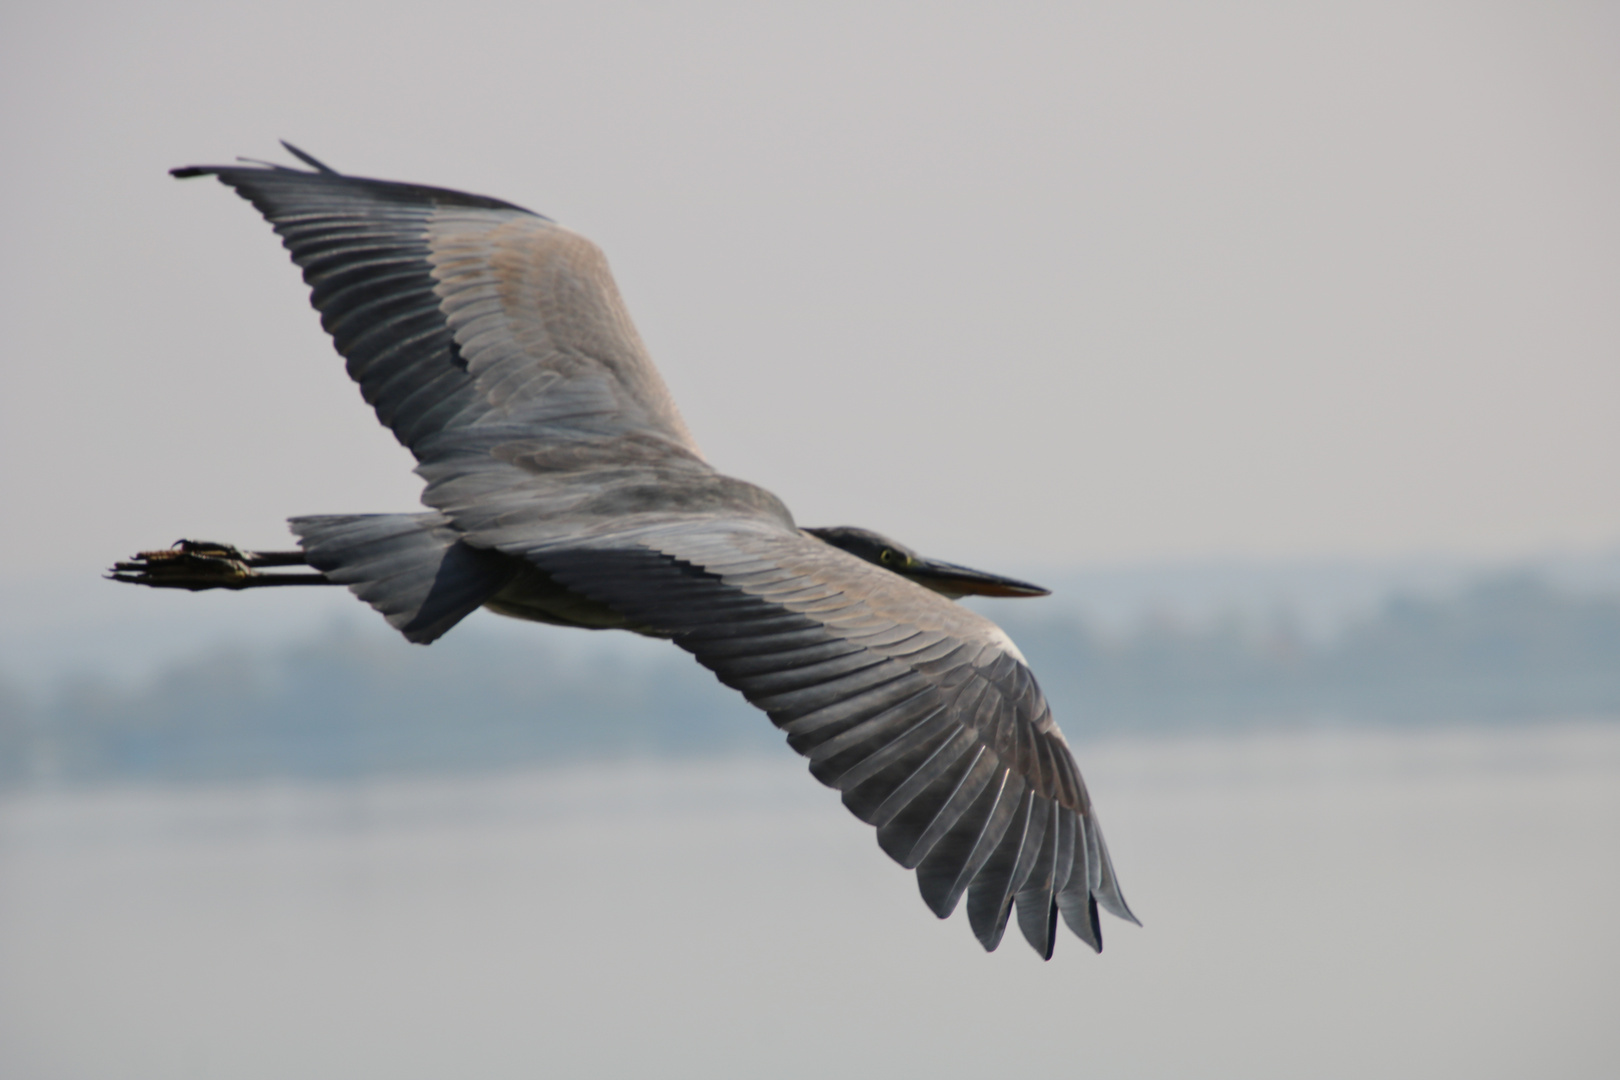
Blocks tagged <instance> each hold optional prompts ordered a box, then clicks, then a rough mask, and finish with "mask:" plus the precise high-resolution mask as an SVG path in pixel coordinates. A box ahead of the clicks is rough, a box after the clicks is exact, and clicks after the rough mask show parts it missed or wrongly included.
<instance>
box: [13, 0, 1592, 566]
mask: <svg viewBox="0 0 1620 1080" xmlns="http://www.w3.org/2000/svg"><path fill="white" fill-rule="evenodd" d="M0 43H3V44H0V50H3V55H0V61H3V62H0V87H3V94H4V99H3V100H4V110H3V127H0V137H3V140H4V146H5V147H6V157H7V161H8V168H7V169H5V170H4V174H3V176H0V185H3V195H4V198H3V199H0V214H3V215H4V219H3V227H4V234H5V237H6V242H5V244H4V245H3V247H0V275H3V276H0V303H3V304H4V316H5V326H6V332H7V349H6V355H5V359H4V370H5V380H6V382H5V385H6V390H5V393H4V395H3V397H0V410H3V412H0V422H3V426H0V452H3V455H4V461H5V468H4V470H3V471H0V499H3V505H4V506H5V508H6V509H5V513H6V515H7V526H8V527H7V528H6V529H5V530H3V532H0V553H3V556H4V559H5V561H6V563H7V564H8V565H9V566H11V567H13V568H16V567H19V566H25V565H26V566H27V567H29V568H42V569H44V570H48V571H52V572H57V571H68V570H72V569H76V568H79V567H88V568H92V569H96V568H100V567H101V566H104V565H105V564H106V563H107V562H108V561H109V560H110V559H111V558H113V557H117V556H120V555H123V554H126V553H128V552H130V551H132V550H133V549H135V548H137V547H146V546H153V545H157V544H161V543H167V542H168V541H170V540H173V539H174V538H175V537H177V536H181V535H202V536H205V537H211V538H217V539H226V540H234V541H237V542H241V543H244V544H251V545H279V544H282V543H283V542H284V541H285V533H284V531H283V526H282V524H281V522H282V519H283V518H285V517H286V516H288V515H290V514H297V513H312V512H327V511H364V510H393V509H405V508H410V507H412V506H414V505H415V502H416V495H417V491H418V487H419V485H418V483H417V481H416V479H415V477H414V476H413V475H412V474H411V473H410V471H409V470H410V465H411V462H410V459H409V457H408V455H406V453H405V452H404V451H403V450H401V449H400V448H399V447H398V446H397V445H396V444H394V442H393V441H392V439H391V437H390V436H389V435H388V434H387V433H386V432H385V431H384V430H383V429H381V428H380V427H379V426H378V425H377V424H376V421H375V420H374V418H373V417H372V416H371V414H370V412H369V410H367V409H366V408H365V407H364V406H363V405H362V404H361V402H360V401H359V398H358V395H357V393H356V392H355V391H354V389H353V388H352V387H351V386H350V385H349V383H348V381H347V379H346V377H345V376H344V374H343V371H342V367H341V364H340V363H339V361H338V360H337V359H336V357H335V356H334V355H333V353H332V351H331V349H330V347H329V345H328V344H327V343H326V340H325V338H324V336H323V335H322V334H321V332H320V330H319V327H318V324H317V322H316V319H315V316H314V314H313V313H312V312H311V311H310V310H309V307H308V304H307V300H306V297H305V293H304V290H303V287H302V284H301V283H300V281H299V280H298V277H297V274H296V272H295V271H294V269H293V268H292V266H291V265H290V263H288V261H287V259H286V256H285V253H284V252H283V251H282V250H281V249H280V247H279V245H278V244H277V242H276V241H275V238H274V237H273V236H272V234H271V233H270V232H269V230H268V228H267V227H266V226H265V225H264V224H263V223H262V222H261V221H260V220H259V219H258V218H257V216H256V215H255V214H254V213H253V211H252V210H251V209H250V208H249V207H248V206H247V205H246V204H244V203H241V202H240V201H238V200H237V199H236V198H235V197H233V196H232V195H230V194H229V193H228V192H226V191H225V190H224V189H223V188H220V187H219V186H218V185H216V184H212V183H204V182H198V181H194V182H191V183H188V184H180V183H176V182H174V181H172V180H170V179H168V178H167V177H166V176H165V170H166V169H168V168H169V167H171V166H174V165H182V164H193V163H208V162H221V161H228V160H230V159H231V158H232V157H233V156H234V155H237V154H245V155H253V156H261V157H276V158H279V157H281V155H280V153H279V148H278V147H277V145H276V142H275V140H276V139H277V138H281V137H285V138H288V139H290V140H292V141H294V142H297V143H299V144H300V145H302V146H304V147H305V148H306V149H308V150H310V151H311V152H313V153H316V154H317V155H319V156H322V157H324V158H326V159H327V160H328V161H330V162H331V163H332V164H333V165H335V166H336V167H338V168H340V169H342V170H345V171H351V172H355V173H359V174H363V175H373V176H382V177H388V178H394V179H406V180H414V181H420V182H425V183H433V184H440V185H446V186H452V187H458V188H463V189H467V190H472V191H477V192H481V193H485V194H491V195H495V196H498V197H501V198H505V199H508V200H511V201H514V202H517V203H520V204H522V205H525V206H528V207H530V208H532V209H535V210H538V211H541V212H543V213H546V214H548V215H551V216H553V217H555V218H557V219H558V220H560V221H562V222H564V223H565V224H568V225H570V226H572V227H574V228H576V229H578V230H580V231H581V232H584V233H585V234H587V235H589V236H591V237H592V238H594V239H595V240H596V241H598V242H599V243H600V244H602V245H603V247H604V248H605V249H606V250H607V253H608V256H609V258H610V259H611V260H612V263H613V265H614V268H615V270H616V273H617V275H618V277H619V281H620V284H621V286H622V287H623V289H624V292H625V293H626V295H627V298H628V300H629V303H630V305H631V309H632V311H633V313H634V314H635V316H636V318H637V321H638V323H639V325H640V328H641V330H642V333H643V335H644V336H645V337H646V339H647V340H648V342H649V345H650V346H651V348H652V350H653V353H654V356H655V357H656V358H657V360H658V361H659V363H660V365H661V366H662V368H663V370H664V371H665V373H666V375H667V377H668V380H669V382H670V384H671V386H672V388H673V389H674V391H675V394H676V396H677V398H678V399H679V401H680V403H681V406H682V409H683V411H684V412H685V414H686V417H687V419H688V421H689V423H690V424H691V426H692V429H693V430H694V432H695V433H696V434H697V437H698V440H699V441H700V443H701V444H702V445H703V446H704V448H705V450H706V452H707V453H708V455H709V457H710V459H711V460H712V461H713V462H714V463H715V464H716V465H717V466H718V467H720V468H721V469H723V470H725V471H728V472H732V473H735V474H737V475H740V476H743V477H745V478H747V479H750V480H753V481H756V482H758V483H761V484H763V485H765V486H767V487H769V488H771V489H773V490H774V491H776V492H777V493H778V494H780V495H781V496H782V497H783V498H784V499H785V500H786V501H787V502H788V504H789V505H790V506H792V507H793V508H794V510H795V512H796V513H797V515H798V517H799V519H800V521H801V522H803V523H806V524H830V523H840V522H851V523H860V524H866V525H869V526H873V527H877V528H880V529H883V530H886V531H892V532H893V533H895V534H896V535H897V536H899V537H900V538H901V539H903V540H905V541H907V542H909V543H912V544H913V545H916V546H918V547H921V548H923V549H925V550H927V551H929V552H932V553H936V554H939V555H941V556H944V557H947V558H955V559H961V560H963V561H980V562H986V563H990V564H994V563H996V562H997V561H1001V562H1006V561H1008V560H1009V559H1015V558H1016V560H1017V561H1019V562H1025V561H1028V560H1031V559H1036V560H1040V561H1045V562H1059V563H1061V562H1096V561H1109V560H1135V559H1151V558H1166V557H1172V558H1174V557H1207V556H1219V555H1232V554H1237V555H1254V556H1261V557H1264V556H1273V555H1279V556H1290V557H1293V556H1316V555H1352V556H1364V555H1382V554H1388V553H1397V552H1411V551H1433V552H1452V553H1457V554H1465V555H1470V556H1480V555H1484V556H1500V555H1514V554H1520V553H1524V552H1529V551H1534V550H1539V549H1544V548H1548V547H1577V548H1579V547H1583V546H1596V545H1608V544H1613V543H1615V542H1616V541H1620V497H1617V494H1620V423H1617V422H1616V414H1617V412H1620V302H1617V296H1620V290H1617V285H1620V202H1617V200H1616V199H1615V192H1616V191H1620V7H1616V6H1615V5H1612V4H1552V3H1536V4H1519V5H1490V4H1478V3H1466V4H1432V3H1431V4H1412V3H1398V4H1389V5H1382V4H1374V3H1366V2H1357V3H1354V4H1312V5H1295V4H1222V5H1207V4H1168V5H1166V4H1154V3H1134V2H1133V3H1117V4H1102V5H1098V4H1079V3H1066V4H1061V5H1060V4H1051V5H1033V4H1031V5H999V6H997V7H996V8H995V10H994V11H992V10H991V9H990V7H989V5H978V6H973V7H969V6H965V5H943V4H929V5H898V4H873V3H861V4H833V3H818V4H814V5H810V4H800V5H796V6H795V7H793V8H786V7H784V6H782V5H761V4H736V5H714V4H708V5H702V4H683V5H680V6H679V9H678V10H677V9H676V8H675V6H674V5H670V6H667V7H666V6H654V5H646V4H628V3H624V4H616V3H601V2H593V3H588V4H547V3H534V2H525V3H514V4H461V5H455V7H454V10H451V8H450V6H448V5H444V4H440V3H431V4H428V3H424V4H410V3H388V4H360V3H333V2H331V0H323V2H320V3H303V2H282V3H277V4H273V5H272V4H264V5H240V6H239V5H224V4H216V3H208V4H202V3H194V4H185V3H175V4H141V5H126V4H111V3H104V4H57V5H50V6H49V7H47V6H46V5H38V4H35V5H20V4H13V5H8V6H7V7H6V9H5V11H4V14H0Z"/></svg>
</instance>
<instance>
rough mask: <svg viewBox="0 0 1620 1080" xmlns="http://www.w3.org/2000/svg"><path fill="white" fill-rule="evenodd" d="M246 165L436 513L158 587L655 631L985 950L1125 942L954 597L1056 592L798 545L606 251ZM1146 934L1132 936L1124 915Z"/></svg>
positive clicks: (336, 176) (540, 221) (195, 565)
mask: <svg viewBox="0 0 1620 1080" xmlns="http://www.w3.org/2000/svg"><path fill="white" fill-rule="evenodd" d="M282 145H283V146H284V147H285V148H286V150H287V151H288V152H289V153H290V154H291V155H292V156H293V157H294V158H296V159H297V161H298V162H299V163H300V165H302V166H304V167H302V168H300V167H297V166H293V165H282V164H275V163H270V162H263V161H256V160H253V159H239V163H238V164H235V165H197V166H188V167H183V168H177V169H173V170H171V174H172V175H173V176H175V177H177V178H181V179H186V178H192V177H208V176H212V177H215V178H216V179H218V180H219V181H220V182H222V183H223V184H224V185H225V186H227V187H229V188H231V189H233V190H234V191H235V192H236V193H237V194H238V195H240V196H241V197H243V198H245V199H246V200H247V201H248V202H250V203H252V204H253V206H254V207H255V208H256V209H257V210H258V211H259V213H260V214H261V215H263V217H264V218H265V219H266V220H267V221H268V222H269V223H270V225H271V226H272V228H273V229H274V230H275V232H276V233H278V234H279V235H280V237H281V240H282V243H283V244H284V245H285V246H286V248H287V249H288V250H289V251H290V252H291V254H292V259H293V262H294V263H296V264H297V265H298V266H299V267H300V268H301V269H302V271H303V277H304V281H305V282H306V283H307V284H308V286H309V288H310V290H311V302H312V304H313V306H314V307H315V309H316V311H318V312H319V314H320V318H321V324H322V326H323V327H324V328H325V330H326V332H327V333H328V334H329V335H330V336H331V338H332V341H333V344H334V345H335V346H336V349H337V352H338V353H339V354H340V355H341V356H342V357H343V358H344V360H345V361H346V364H347V369H348V372H349V375H350V376H351V377H352V378H353V379H354V380H355V382H356V383H358V384H359V388H360V392H361V395H362V396H363V397H364V398H365V400H366V401H367V402H368V403H369V404H370V405H371V407H372V408H373V409H374V410H375V412H376V415H377V418H378V420H380V421H381V423H382V424H383V425H384V426H386V427H387V428H389V429H390V430H391V431H392V432H393V434H394V436H395V437H396V438H397V439H398V440H399V442H400V443H402V444H403V445H404V446H405V447H406V448H407V449H408V450H409V451H410V452H411V453H412V454H413V455H414V456H415V458H416V462H417V465H416V472H417V473H418V474H419V475H420V477H421V478H422V480H423V481H424V488H423V492H422V503H423V505H424V506H425V507H426V508H427V509H426V510H425V511H423V512H419V513H405V514H342V515H319V516H305V517H295V518H292V519H290V522H289V524H290V527H291V530H292V532H293V533H294V534H295V536H296V537H297V542H298V547H297V549H295V550H290V551H246V550H242V549H240V548H237V547H235V546H233V545H230V544H224V543H217V542H211V541H203V540H183V541H180V542H179V543H178V544H176V545H175V546H174V547H172V548H169V549H163V550H159V551H147V552H143V553H141V554H140V555H138V556H136V557H134V558H132V559H130V560H128V561H125V562H119V563H117V564H116V565H115V566H114V568H113V570H112V571H111V574H110V576H111V577H113V578H114V579H115V580H118V581H122V582H129V583H134V584H140V585H147V586H153V587H160V588H180V589H191V590H202V589H215V588H224V589H247V588H260V587H271V586H301V585H342V586H346V587H347V588H348V589H349V590H350V591H351V592H353V593H354V594H355V595H356V596H357V597H359V598H360V599H361V600H363V601H365V602H366V603H367V604H369V605H371V607H373V608H374V609H376V610H377V611H378V612H379V613H380V614H381V615H382V616H383V617H384V618H385V619H386V620H387V621H388V623H389V624H390V625H391V626H393V627H394V628H395V629H396V630H398V631H399V632H400V633H401V634H403V635H404V636H405V638H406V639H408V640H409V641H412V642H416V643H420V644H428V643H431V642H432V641H434V640H435V639H437V638H438V637H440V636H441V635H443V634H444V633H445V632H447V631H448V630H450V629H451V628H452V627H453V626H455V625H456V624H457V623H458V622H460V621H461V620H462V619H464V618H466V617H467V616H468V615H469V614H471V613H472V612H473V611H475V610H477V609H479V608H485V609H488V610H490V611H494V612H497V613H499V614H502V615H508V616H513V617H516V618H519V619H527V620H532V621H535V622H542V623H552V624H556V625H561V626H570V627H579V628H585V629H598V630H599V629H620V630H628V631H631V632H633V633H637V634H644V635H648V636H652V637H658V638H664V639H667V640H669V641H671V642H673V643H674V644H675V645H677V646H679V647H680V648H681V649H684V650H686V651H687V652H689V653H691V654H692V655H693V656H694V657H695V658H696V659H697V661H698V662H699V663H700V664H702V665H703V666H705V667H707V668H708V669H709V670H710V671H712V672H713V673H714V674H715V675H716V676H717V677H718V678H719V680H720V681H721V682H722V683H724V684H725V685H727V686H729V687H731V688H733V689H735V690H738V691H740V692H741V693H742V694H743V696H744V697H746V698H747V700H748V701H749V702H751V703H752V704H753V705H755V706H756V707H758V708H759V709H761V710H763V711H764V712H765V714H766V715H767V716H768V717H769V718H770V719H771V721H772V722H773V723H774V724H775V725H776V726H777V727H778V728H780V729H781V730H782V732H783V733H785V735H786V738H787V742H788V744H789V745H790V746H791V747H792V748H793V749H794V750H795V751H797V752H798V753H800V754H801V755H803V756H804V757H806V758H808V759H809V771H810V773H811V774H812V775H813V776H814V777H815V778H816V779H817V780H819V781H820V782H821V783H823V784H825V785H827V786H829V787H831V788H834V789H836V790H837V791H839V792H840V793H841V795H842V801H843V803H844V805H845V806H846V807H848V808H849V810H850V811H852V812H853V813H854V814H855V816H856V817H858V818H860V819H861V820H862V821H864V822H866V823H867V824H869V825H871V826H873V827H875V828H876V830H877V840H878V843H879V845H880V846H881V847H882V849H883V850H884V851H885V852H886V853H888V855H889V856H890V857H892V858H893V859H894V860H895V861H896V862H898V863H899V864H900V865H901V866H903V867H905V868H906V869H908V870H914V871H915V873H916V881H917V885H918V888H919V891H920V892H921V894H922V898H923V900H924V902H925V903H926V904H927V905H928V907H929V908H930V909H931V910H932V911H933V912H934V914H935V915H937V916H938V917H940V918H942V919H943V918H947V917H949V916H950V915H951V914H952V912H953V911H954V910H955V909H956V908H957V907H958V906H959V905H960V904H961V902H962V901H963V899H964V898H965V899H966V908H967V915H968V922H969V924H970V926H971V928H972V931H973V933H974V935H975V936H976V937H977V939H978V941H979V942H980V944H981V945H983V947H984V948H985V949H986V950H992V951H993V950H994V949H995V948H996V947H997V946H998V945H999V944H1000V942H1001V940H1002V937H1003V935H1004V933H1005V931H1006V928H1007V925H1008V922H1009V919H1010V918H1011V916H1012V914H1013V912H1014V911H1016V913H1017V922H1018V927H1019V930H1020V931H1021V932H1022V934H1023V936H1024V938H1025V939H1026V940H1027V941H1028V942H1029V944H1030V945H1031V946H1032V947H1033V948H1034V950H1035V951H1036V952H1037V953H1039V954H1040V955H1041V957H1042V958H1043V959H1049V958H1050V957H1051V956H1052V952H1053V949H1054V947H1055V944H1056V942H1055V938H1056V936H1057V924H1058V921H1059V918H1060V917H1061V919H1062V921H1063V922H1064V923H1065V924H1066V925H1067V926H1068V927H1069V929H1070V930H1071V931H1072V932H1073V933H1074V934H1075V935H1076V936H1078V937H1079V938H1080V939H1081V940H1082V941H1083V942H1085V943H1086V944H1087V945H1089V946H1090V947H1091V948H1093V949H1095V950H1097V951H1101V949H1102V928H1101V925H1100V922H1099V918H1098V907H1099V905H1100V906H1101V907H1102V908H1103V909H1104V910H1106V911H1109V912H1110V913H1112V914H1113V915H1115V916H1117V917H1119V918H1121V919H1124V920H1128V921H1130V922H1132V923H1138V920H1137V919H1136V916H1135V915H1133V914H1132V913H1131V910H1130V908H1129V906H1127V904H1126V903H1125V898H1124V896H1123V894H1122V893H1121V891H1120V887H1119V883H1118V881H1117V880H1116V877H1115V873H1114V867H1113V863H1112V861H1111V859H1110V857H1109V853H1108V846H1107V844H1106V843H1105V842H1104V841H1103V836H1102V832H1101V830H1100V829H1099V827H1098V823H1097V815H1096V812H1095V811H1094V809H1093V807H1092V803H1091V799H1090V796H1089V795H1088V794H1087V791H1086V786H1085V783H1084V781H1083V780H1082V779H1081V776H1080V770H1079V767H1078V766H1077V765H1076V763H1075V759H1074V756H1073V754H1072V753H1071V752H1070V749H1069V746H1068V743H1067V741H1066V740H1065V739H1064V737H1063V733H1062V732H1061V731H1060V730H1059V729H1058V726H1057V724H1056V722H1055V721H1054V720H1053V717H1052V711H1051V708H1050V707H1049V705H1048V704H1047V701H1046V698H1045V696H1044V695H1043V694H1042V693H1041V689H1040V687H1039V685H1038V684H1037V683H1036V681H1035V677H1034V676H1033V675H1032V674H1031V672H1030V670H1029V666H1028V663H1027V662H1026V660H1025V658H1024V656H1023V654H1022V653H1021V652H1019V650H1018V647H1017V646H1016V645H1015V644H1014V643H1013V641H1012V639H1011V638H1009V637H1008V636H1007V634H1006V633H1004V632H1003V631H1002V630H1001V628H1000V627H998V626H997V625H996V624H995V623H994V622H992V621H990V620H989V619H987V618H985V617H983V616H981V615H979V614H977V613H976V612H974V611H972V610H969V609H968V608H965V607H963V606H962V605H960V604H958V603H956V600H957V599H958V598H960V597H962V596H967V595H987V596H1003V597H1033V596H1043V595H1046V594H1047V590H1045V589H1043V588H1041V587H1039V586H1037V585H1032V584H1030V583H1028V582H1024V581H1019V580H1017V579H1014V578H1010V577H1004V576H1001V575H998V574H991V573H986V572H983V571H978V570H972V569H969V568H967V567H964V566H958V565H956V564H953V563H948V562H943V561H940V560H937V559H932V558H928V557H925V556H923V555H920V554H918V553H917V552H916V551H914V550H913V549H911V548H909V547H907V546H905V545H903V544H900V543H898V542H896V541H894V540H891V539H889V538H887V537H885V536H883V535H881V534H879V533H876V532H873V531H871V530H869V529H862V528H856V527H852V526H838V527H832V528H800V527H799V526H798V525H797V524H796V523H795V521H794V518H793V515H792V514H791V513H790V512H789V510H788V508H787V507H786V506H785V505H783V503H782V501H781V500H780V499H778V498H777V497H776V496H775V495H773V494H771V493H770V492H769V491H766V490H765V489H764V488H761V487H758V486H756V485H754V484H751V483H747V482H745V481H743V480H739V479H736V478H734V477H731V476H727V475H724V474H722V473H720V472H719V471H717V470H716V469H714V468H713V467H712V466H710V465H709V463H708V462H707V461H706V460H705V459H704V457H703V455H702V453H700V452H699V450H698V447H697V444H696V442H695V441H694V440H693V438H692V435H691V433H690V432H689V431H688V430H687V427H686V424H685V422H684V421H683V420H682V419H681V415H680V413H679V411H678V410H677V409H676V407H675V402H674V400H673V398H672V397H671V395H670V393H669V391H668V389H667V388H666V386H665V384H664V381H663V379H662V377H661V376H660V375H659V373H658V370H657V368H656V367H654V365H653V362H652V360H651V358H650V357H649V355H648V353H647V350H646V348H645V346H644V345H643V343H642V340H641V338H640V336H639V335H638V333H637V331H636V329H635V327H634V325H633V324H632V322H631V320H630V316H629V314H628V312H627V311H626V309H625V305H624V302H623V300H622V299H621V297H620V295H619V291H618V288H617V286H616V285H615V284H614V281H613V277H612V275H611V274H610V273H609V270H608V264H607V261H606V259H605V257H604V256H603V254H602V252H601V250H600V249H599V248H598V247H597V246H596V245H595V244H593V243H592V242H591V241H589V240H587V239H585V238H584V237H583V236H580V235H579V234H577V233H575V232H572V231H570V230H568V229H566V228H564V227H563V226H561V225H559V224H557V223H556V222H555V221H553V220H551V219H550V218H547V217H544V216H542V215H539V214H536V213H533V212H531V211H529V210H525V209H523V208H522V207H519V206H516V205H513V204H512V203H508V202H504V201H501V200H499V199H493V198H487V197H485V196H481V195H471V194H466V193H464V192H459V191H452V190H447V189H442V188H436V187H428V186H424V185H420V184H412V183H399V182H394V181H386V180H375V179H368V178H364V177H358V176H351V175H347V174H343V173H339V172H338V171H337V170H335V169H333V168H331V167H329V166H327V165H325V164H323V163H322V162H320V161H318V160H317V159H315V158H314V157H312V156H311V155H309V154H308V153H305V152H304V151H303V150H300V149H299V148H297V147H295V146H293V145H292V144H290V143H286V142H283V143H282ZM1138 925H1140V924H1139V923H1138Z"/></svg>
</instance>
